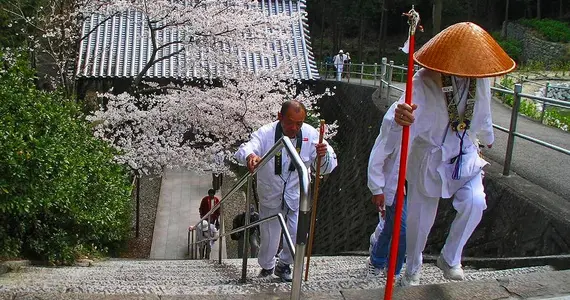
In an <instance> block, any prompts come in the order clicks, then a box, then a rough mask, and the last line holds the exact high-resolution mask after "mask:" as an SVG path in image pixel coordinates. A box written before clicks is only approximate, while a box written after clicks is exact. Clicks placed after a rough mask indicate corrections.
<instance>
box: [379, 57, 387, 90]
mask: <svg viewBox="0 0 570 300" xmlns="http://www.w3.org/2000/svg"><path fill="white" fill-rule="evenodd" d="M387 63H388V58H386V57H382V61H381V62H380V99H382V92H383V91H384V82H383V80H384V79H385V78H386V64H387Z"/></svg>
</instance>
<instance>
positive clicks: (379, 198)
mask: <svg viewBox="0 0 570 300" xmlns="http://www.w3.org/2000/svg"><path fill="white" fill-rule="evenodd" d="M372 203H374V205H376V209H378V211H379V212H380V214H381V215H382V218H384V215H385V214H386V207H385V206H384V194H378V195H373V196H372Z"/></svg>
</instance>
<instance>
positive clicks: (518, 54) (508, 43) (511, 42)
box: [492, 32, 523, 62]
mask: <svg viewBox="0 0 570 300" xmlns="http://www.w3.org/2000/svg"><path fill="white" fill-rule="evenodd" d="M492 36H493V38H494V39H495V40H496V41H497V43H498V44H499V45H500V46H501V48H503V50H505V52H507V54H508V55H509V56H510V57H511V58H512V59H513V60H514V61H516V62H520V60H521V58H522V52H523V43H522V42H521V41H518V40H515V39H502V38H501V35H500V33H497V32H494V33H492Z"/></svg>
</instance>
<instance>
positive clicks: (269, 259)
mask: <svg viewBox="0 0 570 300" xmlns="http://www.w3.org/2000/svg"><path fill="white" fill-rule="evenodd" d="M278 213H281V214H282V215H283V218H284V219H285V222H286V223H287V230H289V234H290V235H291V240H293V243H295V240H296V237H297V219H298V218H299V211H292V210H290V209H289V208H288V207H287V206H286V205H285V208H284V209H281V206H279V207H277V208H268V207H265V206H263V205H260V206H259V218H260V219H264V218H267V217H270V216H273V215H276V214H278ZM259 231H260V233H261V236H260V245H259V254H258V256H257V260H258V262H259V265H260V266H261V267H262V268H264V269H266V270H269V269H272V268H274V267H275V254H277V250H278V249H279V239H280V238H281V225H279V220H277V219H274V220H271V221H269V222H264V223H261V224H259ZM294 246H295V245H293V247H294ZM279 261H280V262H282V263H284V264H287V265H290V264H292V263H293V256H292V255H291V249H290V248H289V245H288V244H287V242H286V241H285V236H283V251H281V254H280V255H279Z"/></svg>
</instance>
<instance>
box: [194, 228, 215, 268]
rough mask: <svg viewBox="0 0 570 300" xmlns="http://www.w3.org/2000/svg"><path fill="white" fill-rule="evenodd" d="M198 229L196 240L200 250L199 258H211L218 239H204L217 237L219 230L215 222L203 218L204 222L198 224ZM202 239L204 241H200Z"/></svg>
mask: <svg viewBox="0 0 570 300" xmlns="http://www.w3.org/2000/svg"><path fill="white" fill-rule="evenodd" d="M197 229H198V230H196V242H198V252H199V255H200V257H199V259H210V253H211V252H212V247H213V246H214V244H215V243H216V240H211V241H204V240H207V239H209V238H213V237H217V235H218V230H217V229H216V226H215V225H214V224H210V223H208V221H206V220H202V223H201V224H200V225H198V228H197ZM200 241H204V242H202V243H200Z"/></svg>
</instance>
